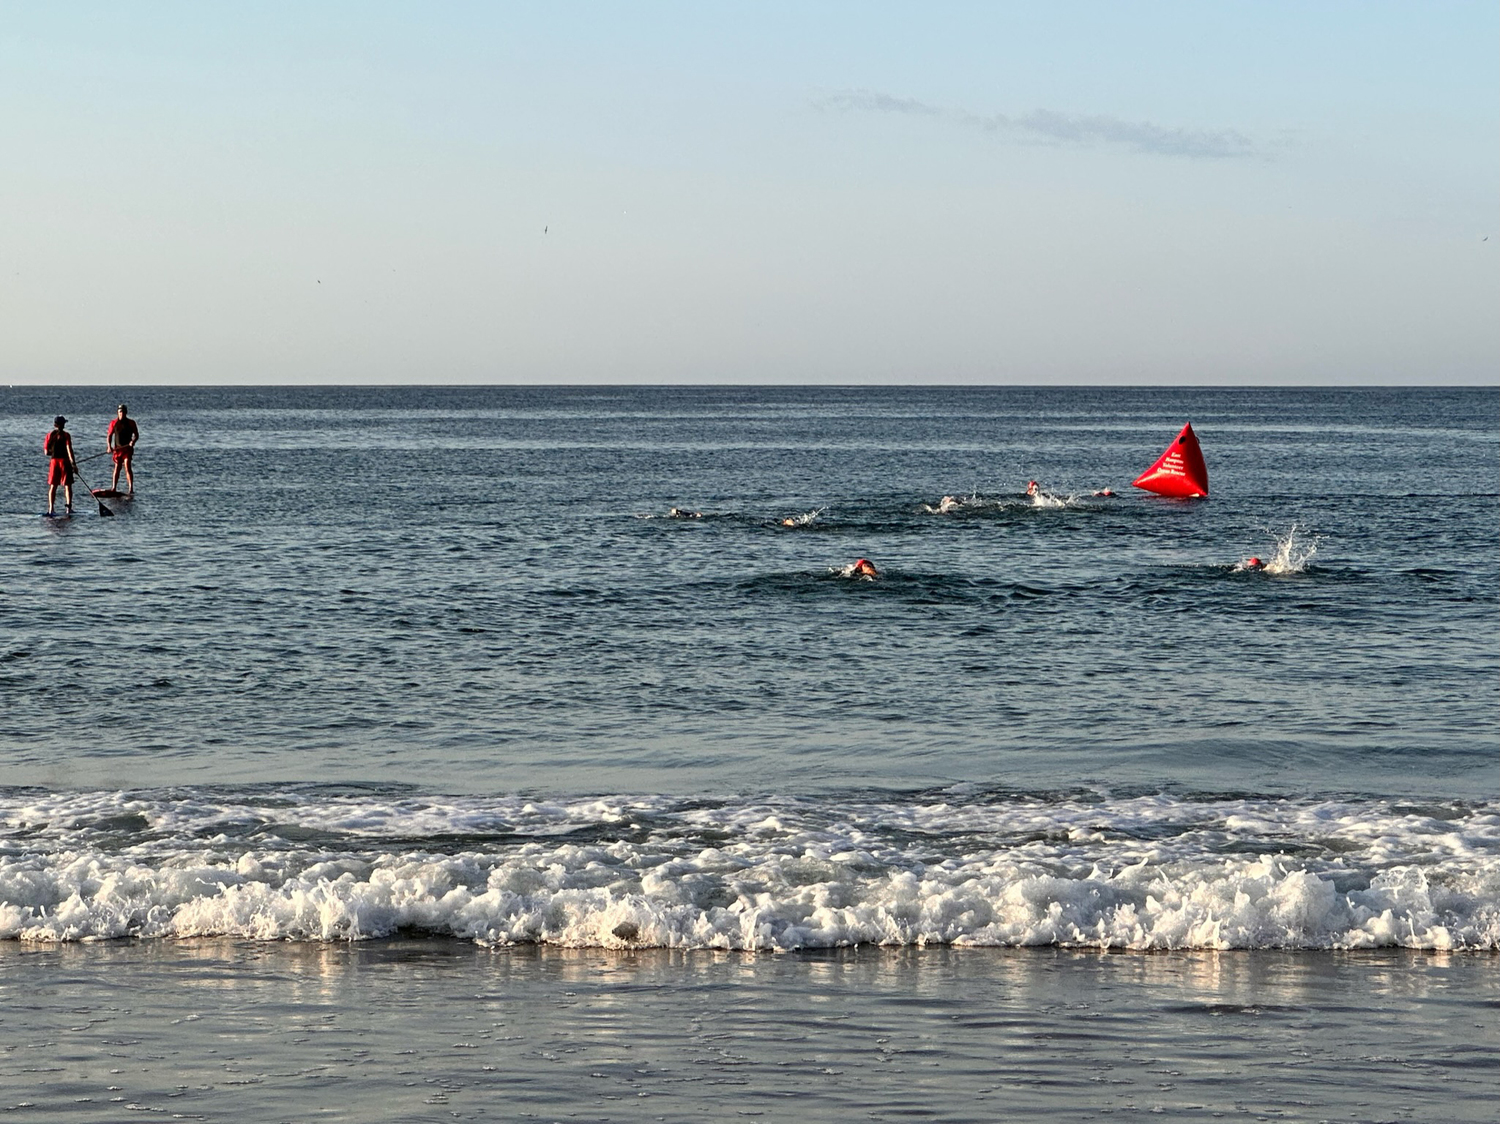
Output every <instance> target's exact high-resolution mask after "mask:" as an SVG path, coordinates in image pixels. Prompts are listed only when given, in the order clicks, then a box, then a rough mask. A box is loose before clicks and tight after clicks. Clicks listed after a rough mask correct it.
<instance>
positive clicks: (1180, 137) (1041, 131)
mask: <svg viewBox="0 0 1500 1124" xmlns="http://www.w3.org/2000/svg"><path fill="white" fill-rule="evenodd" d="M813 104H814V105H815V106H817V107H818V108H819V109H831V110H837V111H839V112H843V113H856V112H857V113H899V114H905V115H907V116H912V117H935V118H940V119H942V120H946V121H952V122H954V123H956V124H960V125H965V126H968V127H969V128H975V129H980V130H982V131H984V132H986V133H995V134H998V135H1001V136H1006V137H1011V138H1013V139H1016V140H1022V141H1030V142H1032V143H1045V144H1058V145H1072V146H1076V147H1080V148H1081V147H1087V146H1091V145H1107V146H1116V147H1120V148H1125V149H1128V150H1130V151H1132V152H1143V153H1147V154H1149V155H1152V156H1186V157H1192V158H1208V159H1227V158H1234V157H1244V156H1256V155H1259V151H1258V149H1257V146H1256V144H1255V142H1254V141H1252V140H1251V139H1250V138H1249V137H1247V136H1246V135H1245V134H1244V133H1241V132H1238V131H1236V130H1234V129H1185V128H1179V127H1176V126H1170V125H1157V124H1153V123H1152V122H1150V121H1124V120H1121V119H1120V118H1118V117H1108V116H1104V115H1085V114H1075V113H1059V112H1058V111H1057V110H1054V109H1034V110H1032V111H1031V112H1030V113H1023V114H1020V115H1017V116H1011V115H1008V114H1004V113H992V114H981V113H974V112H971V111H970V110H967V109H948V108H945V107H943V106H938V105H928V104H927V103H925V102H920V101H917V100H916V99H915V98H899V97H895V96H893V95H891V94H884V93H880V92H879V91H875V90H838V91H835V92H834V93H832V94H828V95H826V96H825V97H822V98H819V99H817V100H815V101H814V102H813Z"/></svg>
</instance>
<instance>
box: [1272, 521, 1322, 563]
mask: <svg viewBox="0 0 1500 1124" xmlns="http://www.w3.org/2000/svg"><path fill="white" fill-rule="evenodd" d="M1317 553H1318V540H1317V538H1316V537H1315V536H1311V535H1309V534H1308V533H1307V531H1306V530H1305V529H1304V528H1303V527H1301V526H1300V525H1299V524H1297V523H1293V524H1292V525H1291V527H1290V528H1289V529H1288V530H1287V533H1286V535H1285V536H1284V537H1283V538H1280V539H1277V540H1276V553H1275V554H1273V555H1272V556H1271V559H1270V561H1268V562H1267V563H1266V573H1268V574H1300V573H1302V572H1303V571H1304V570H1306V569H1307V565H1308V563H1309V562H1311V561H1312V560H1313V557H1314V556H1315V555H1316V554H1317Z"/></svg>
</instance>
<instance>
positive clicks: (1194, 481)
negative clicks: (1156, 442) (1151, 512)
mask: <svg viewBox="0 0 1500 1124" xmlns="http://www.w3.org/2000/svg"><path fill="white" fill-rule="evenodd" d="M1131 483H1132V484H1133V485H1135V487H1137V488H1144V489H1145V490H1146V491H1148V492H1155V493H1156V494H1157V495H1160V496H1172V497H1174V498H1176V499H1184V500H1186V499H1199V498H1202V497H1205V496H1207V495H1208V466H1207V465H1206V464H1204V463H1203V450H1202V449H1201V448H1199V446H1198V435H1197V434H1195V433H1194V432H1193V427H1192V426H1191V425H1185V426H1183V427H1182V432H1181V433H1179V434H1178V435H1177V440H1175V441H1173V442H1172V443H1171V444H1170V445H1168V446H1167V451H1166V452H1165V453H1163V454H1162V455H1161V456H1159V457H1157V458H1156V463H1155V464H1153V465H1152V466H1151V467H1150V468H1148V469H1146V471H1145V472H1143V473H1141V474H1140V475H1139V476H1137V477H1136V478H1135V479H1134V480H1132V481H1131Z"/></svg>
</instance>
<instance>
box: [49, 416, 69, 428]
mask: <svg viewBox="0 0 1500 1124" xmlns="http://www.w3.org/2000/svg"><path fill="white" fill-rule="evenodd" d="M52 424H53V425H54V426H56V427H57V428H58V429H61V428H62V427H63V426H65V425H67V424H68V419H67V418H65V417H63V416H62V415H61V414H58V415H57V417H55V418H53V419H52Z"/></svg>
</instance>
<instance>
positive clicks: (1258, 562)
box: [1245, 555, 1265, 566]
mask: <svg viewBox="0 0 1500 1124" xmlns="http://www.w3.org/2000/svg"><path fill="white" fill-rule="evenodd" d="M1245 565H1247V566H1264V565H1265V563H1264V562H1262V561H1261V560H1260V559H1259V558H1256V557H1255V556H1254V555H1251V556H1250V561H1248V562H1246V563H1245Z"/></svg>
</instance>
